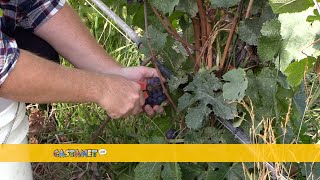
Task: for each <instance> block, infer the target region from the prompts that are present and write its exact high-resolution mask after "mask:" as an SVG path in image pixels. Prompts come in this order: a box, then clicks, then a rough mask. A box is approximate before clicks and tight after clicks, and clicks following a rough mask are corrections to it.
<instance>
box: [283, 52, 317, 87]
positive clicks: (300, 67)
mask: <svg viewBox="0 0 320 180" xmlns="http://www.w3.org/2000/svg"><path fill="white" fill-rule="evenodd" d="M315 62H316V58H314V57H308V58H305V59H303V60H300V61H296V62H293V63H291V64H290V65H289V66H288V68H287V69H286V70H285V72H284V73H285V75H286V76H287V78H288V83H289V85H290V86H292V87H297V86H299V85H300V84H301V82H302V80H303V77H304V73H305V70H310V69H312V66H313V64H314V63H315Z"/></svg>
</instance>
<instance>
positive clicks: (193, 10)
mask: <svg viewBox="0 0 320 180" xmlns="http://www.w3.org/2000/svg"><path fill="white" fill-rule="evenodd" d="M176 10H178V11H182V12H185V13H187V14H189V15H190V17H195V16H196V15H197V13H198V11H199V10H198V6H197V2H196V1H194V0H183V1H180V2H179V4H178V5H177V6H176Z"/></svg>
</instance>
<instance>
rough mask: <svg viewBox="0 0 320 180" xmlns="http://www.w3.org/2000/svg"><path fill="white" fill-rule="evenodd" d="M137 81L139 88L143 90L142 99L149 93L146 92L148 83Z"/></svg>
mask: <svg viewBox="0 0 320 180" xmlns="http://www.w3.org/2000/svg"><path fill="white" fill-rule="evenodd" d="M137 83H138V84H139V85H140V87H141V90H142V91H143V97H144V99H147V98H148V97H149V94H148V92H147V86H148V84H147V83H145V82H143V81H137Z"/></svg>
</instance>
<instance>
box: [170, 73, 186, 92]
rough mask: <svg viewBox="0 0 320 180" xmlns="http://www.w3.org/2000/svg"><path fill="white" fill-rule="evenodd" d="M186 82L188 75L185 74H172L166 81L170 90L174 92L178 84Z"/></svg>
mask: <svg viewBox="0 0 320 180" xmlns="http://www.w3.org/2000/svg"><path fill="white" fill-rule="evenodd" d="M187 82H188V76H187V75H183V76H172V77H171V78H170V79H169V81H168V85H169V88H170V92H174V91H175V90H177V89H178V87H179V86H180V85H182V84H186V83H187Z"/></svg>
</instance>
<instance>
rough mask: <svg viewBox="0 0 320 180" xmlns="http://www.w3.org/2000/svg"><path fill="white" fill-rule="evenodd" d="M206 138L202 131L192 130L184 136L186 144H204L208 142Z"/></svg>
mask: <svg viewBox="0 0 320 180" xmlns="http://www.w3.org/2000/svg"><path fill="white" fill-rule="evenodd" d="M206 138H207V137H205V136H203V134H202V132H201V131H194V130H190V131H188V132H187V133H186V135H185V137H184V143H185V144H204V143H206V141H207V140H206Z"/></svg>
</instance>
